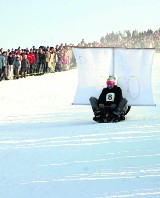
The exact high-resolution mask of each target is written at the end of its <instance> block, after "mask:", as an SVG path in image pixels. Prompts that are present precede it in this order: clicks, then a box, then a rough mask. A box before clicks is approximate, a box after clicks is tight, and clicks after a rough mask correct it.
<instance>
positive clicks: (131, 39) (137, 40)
mask: <svg viewBox="0 0 160 198" xmlns="http://www.w3.org/2000/svg"><path fill="white" fill-rule="evenodd" d="M78 46H79V47H123V48H155V49H156V51H160V28H159V29H157V30H155V31H153V30H151V29H148V30H147V31H138V30H134V31H132V32H131V31H130V30H125V31H123V32H120V31H119V32H116V33H114V32H112V33H107V34H106V35H105V36H103V37H101V38H100V42H96V41H94V42H92V43H86V42H85V41H84V39H82V41H81V42H80V43H79V44H78Z"/></svg>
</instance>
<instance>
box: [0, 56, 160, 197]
mask: <svg viewBox="0 0 160 198" xmlns="http://www.w3.org/2000/svg"><path fill="white" fill-rule="evenodd" d="M142 78H143V74H142ZM76 85H77V69H72V70H70V71H66V72H60V73H54V74H45V75H43V76H31V77H28V78H26V79H19V80H13V81H2V82H0V198H92V197H94V198H104V197H105V198H113V197H118V198H119V197H121V198H125V197H134V198H135V197H136V198H137V197H147V198H148V197H151V198H153V197H160V55H158V54H156V57H155V60H154V65H153V90H154V98H155V103H156V106H150V107H132V109H131V111H130V112H129V114H128V115H127V118H126V120H125V121H124V122H120V123H104V124H98V123H95V122H94V121H92V117H93V115H92V110H91V107H90V106H83V105H82V106H78V105H75V106H74V105H72V101H73V98H74V94H75V91H76Z"/></svg>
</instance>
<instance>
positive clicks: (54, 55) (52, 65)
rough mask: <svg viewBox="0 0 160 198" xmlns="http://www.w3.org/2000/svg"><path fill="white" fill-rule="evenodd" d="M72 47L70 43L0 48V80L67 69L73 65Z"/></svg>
mask: <svg viewBox="0 0 160 198" xmlns="http://www.w3.org/2000/svg"><path fill="white" fill-rule="evenodd" d="M73 58H74V57H73V53H72V48H71V46H70V45H68V44H65V45H63V44H61V45H56V47H49V46H47V47H44V46H40V47H39V48H36V47H35V46H33V47H32V48H30V49H28V48H26V49H21V48H20V47H18V49H13V48H12V49H11V50H10V49H8V50H7V51H5V50H4V49H3V48H1V49H0V81H1V80H12V79H19V78H20V77H21V78H26V77H27V76H29V75H42V74H45V73H54V72H61V71H67V70H69V69H70V68H72V66H73V61H74V60H73Z"/></svg>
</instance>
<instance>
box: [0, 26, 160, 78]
mask: <svg viewBox="0 0 160 198" xmlns="http://www.w3.org/2000/svg"><path fill="white" fill-rule="evenodd" d="M73 46H76V47H123V48H155V49H156V51H157V52H158V51H160V28H159V29H158V30H155V31H153V30H151V29H148V30H147V31H142V32H140V31H138V30H134V31H132V32H131V31H130V30H125V31H123V32H120V31H119V32H118V33H117V32H116V33H114V32H112V33H107V34H106V35H105V36H103V37H101V38H100V41H99V42H97V41H94V42H92V43H86V42H85V41H84V39H82V41H81V42H80V43H79V44H77V45H74V44H70V45H68V44H67V43H66V44H65V45H63V44H61V45H56V46H55V47H49V46H47V47H44V46H40V47H38V48H36V47H35V46H33V47H32V48H30V49H28V48H26V49H21V48H20V47H18V48H17V49H13V48H12V49H8V50H7V51H5V50H4V49H3V48H0V81H1V80H11V79H19V78H20V77H21V78H26V77H27V76H29V75H42V74H45V73H54V72H61V71H67V70H69V69H70V68H72V67H75V66H76V60H75V57H74V54H73V51H72V47H73Z"/></svg>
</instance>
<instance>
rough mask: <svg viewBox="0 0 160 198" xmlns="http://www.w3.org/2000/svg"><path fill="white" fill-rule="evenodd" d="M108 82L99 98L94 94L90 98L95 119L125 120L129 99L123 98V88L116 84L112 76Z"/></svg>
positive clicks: (102, 120)
mask: <svg viewBox="0 0 160 198" xmlns="http://www.w3.org/2000/svg"><path fill="white" fill-rule="evenodd" d="M106 84H107V87H106V88H104V89H103V90H102V92H101V94H100V96H99V98H98V99H97V98H95V97H93V96H92V97H90V99H89V100H90V104H91V106H92V110H93V113H94V115H95V116H94V117H93V120H94V121H97V122H102V123H103V122H118V121H121V120H125V107H126V104H127V100H126V99H125V98H123V96H122V90H121V88H120V87H118V86H117V85H115V78H114V77H112V76H109V78H108V79H107V82H106Z"/></svg>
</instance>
